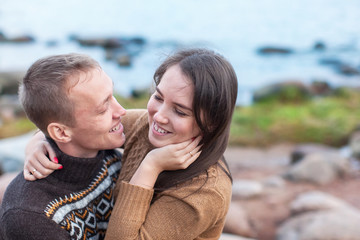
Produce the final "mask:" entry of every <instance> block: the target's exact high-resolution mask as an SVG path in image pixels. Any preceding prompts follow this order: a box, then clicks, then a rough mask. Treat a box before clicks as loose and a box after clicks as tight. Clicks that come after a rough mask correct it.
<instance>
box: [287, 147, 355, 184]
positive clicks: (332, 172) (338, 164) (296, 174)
mask: <svg viewBox="0 0 360 240" xmlns="http://www.w3.org/2000/svg"><path fill="white" fill-rule="evenodd" d="M349 170H350V162H349V160H348V159H347V158H345V157H343V156H342V155H340V153H333V152H322V153H312V154H309V155H307V156H305V157H304V159H303V160H302V161H300V162H298V163H297V164H295V165H293V166H292V167H291V168H290V169H289V170H288V171H287V172H286V173H285V174H284V177H285V178H286V179H289V180H292V181H306V182H311V183H315V184H320V185H324V184H328V183H330V182H332V181H333V180H335V179H336V178H337V177H342V176H344V175H346V174H348V172H349Z"/></svg>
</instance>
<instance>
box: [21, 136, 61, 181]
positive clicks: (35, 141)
mask: <svg viewBox="0 0 360 240" xmlns="http://www.w3.org/2000/svg"><path fill="white" fill-rule="evenodd" d="M49 158H50V159H51V160H52V161H51V160H50V159H49ZM61 168H62V165H61V164H58V159H57V157H56V154H55V152H54V150H53V149H52V148H51V146H50V144H49V143H48V142H47V141H46V138H45V135H44V134H43V133H42V132H41V131H38V132H37V133H36V134H35V135H34V136H33V137H32V138H31V139H30V141H29V143H28V144H27V145H26V148H25V164H24V178H25V179H26V180H29V181H34V180H36V179H41V178H45V177H47V176H48V175H50V174H51V173H52V172H53V171H54V170H56V169H61Z"/></svg>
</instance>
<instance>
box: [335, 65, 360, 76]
mask: <svg viewBox="0 0 360 240" xmlns="http://www.w3.org/2000/svg"><path fill="white" fill-rule="evenodd" d="M336 70H337V72H338V73H341V74H343V75H346V76H355V75H360V70H359V69H357V68H356V67H354V66H350V65H349V64H341V65H337V68H336Z"/></svg>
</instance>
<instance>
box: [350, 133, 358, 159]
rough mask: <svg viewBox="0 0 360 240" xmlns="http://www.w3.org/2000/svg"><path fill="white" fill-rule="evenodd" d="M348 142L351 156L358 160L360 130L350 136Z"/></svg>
mask: <svg viewBox="0 0 360 240" xmlns="http://www.w3.org/2000/svg"><path fill="white" fill-rule="evenodd" d="M349 142H350V143H349V146H350V151H351V155H352V156H353V157H356V158H358V159H360V130H359V131H355V132H354V133H352V134H351V136H350V140H349Z"/></svg>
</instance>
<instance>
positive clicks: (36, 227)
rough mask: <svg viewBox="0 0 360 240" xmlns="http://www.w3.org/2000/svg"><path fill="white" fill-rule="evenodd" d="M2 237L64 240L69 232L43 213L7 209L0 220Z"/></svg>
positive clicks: (10, 239) (28, 239) (68, 237)
mask: <svg viewBox="0 0 360 240" xmlns="http://www.w3.org/2000/svg"><path fill="white" fill-rule="evenodd" d="M0 224H1V227H0V228H1V235H2V239H6V240H19V239H27V240H48V239H52V240H64V239H70V236H69V233H68V232H67V231H65V230H64V229H62V228H61V226H60V225H58V224H56V223H55V222H54V221H52V220H50V219H49V218H47V217H46V216H45V215H44V214H38V213H34V212H28V211H23V210H20V209H14V210H8V211H7V212H6V213H5V214H4V215H3V216H2V219H1V220H0Z"/></svg>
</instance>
